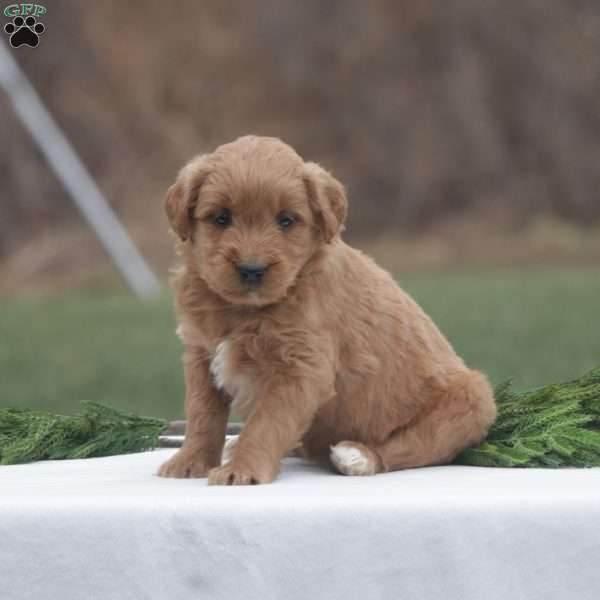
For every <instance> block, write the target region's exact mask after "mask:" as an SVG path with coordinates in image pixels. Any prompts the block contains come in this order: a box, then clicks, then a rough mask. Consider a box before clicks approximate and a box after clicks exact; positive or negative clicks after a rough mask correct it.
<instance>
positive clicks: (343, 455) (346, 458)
mask: <svg viewBox="0 0 600 600" xmlns="http://www.w3.org/2000/svg"><path fill="white" fill-rule="evenodd" d="M330 458H331V462H332V463H333V464H334V466H335V468H336V469H337V470H338V471H339V472H340V473H342V474H344V475H373V474H374V473H375V469H374V467H373V464H372V461H371V459H370V457H369V456H367V455H366V454H365V453H364V452H363V451H362V450H360V449H359V448H357V447H356V446H350V445H349V444H347V443H343V442H342V443H340V444H337V445H335V446H332V447H331V454H330Z"/></svg>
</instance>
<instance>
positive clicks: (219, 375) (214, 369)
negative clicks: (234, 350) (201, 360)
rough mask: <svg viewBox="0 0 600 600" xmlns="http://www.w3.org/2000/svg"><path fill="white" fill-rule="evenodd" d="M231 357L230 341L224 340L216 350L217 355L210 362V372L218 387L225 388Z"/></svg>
mask: <svg viewBox="0 0 600 600" xmlns="http://www.w3.org/2000/svg"><path fill="white" fill-rule="evenodd" d="M228 359H229V342H228V341H227V340H223V341H222V342H221V343H220V344H219V345H218V346H217V350H216V352H215V357H214V358H213V359H212V362H211V363H210V372H211V374H212V376H213V380H214V382H215V385H216V386H217V388H218V389H220V390H224V389H225V383H226V381H227V375H226V370H227V363H228Z"/></svg>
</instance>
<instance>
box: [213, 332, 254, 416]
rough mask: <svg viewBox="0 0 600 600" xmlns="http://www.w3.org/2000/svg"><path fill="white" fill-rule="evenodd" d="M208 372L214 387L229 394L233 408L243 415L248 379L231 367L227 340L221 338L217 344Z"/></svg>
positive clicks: (246, 398)
mask: <svg viewBox="0 0 600 600" xmlns="http://www.w3.org/2000/svg"><path fill="white" fill-rule="evenodd" d="M210 373H211V375H212V376H213V381H214V384H215V387H216V388H217V389H219V390H222V391H224V392H225V393H227V394H228V395H229V396H231V398H232V400H233V408H234V410H235V411H236V412H237V414H239V415H240V416H245V415H244V413H245V412H246V411H245V407H246V406H247V404H248V402H249V394H248V392H249V381H248V378H247V377H245V376H244V375H241V374H240V373H236V372H235V371H233V369H232V361H231V342H230V341H229V340H223V341H222V342H220V343H219V344H218V346H217V349H216V351H215V356H214V358H213V359H212V361H211V363H210Z"/></svg>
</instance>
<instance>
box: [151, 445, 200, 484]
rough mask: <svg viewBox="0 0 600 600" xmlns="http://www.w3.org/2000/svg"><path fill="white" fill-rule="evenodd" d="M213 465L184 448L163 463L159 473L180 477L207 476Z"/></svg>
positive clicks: (160, 474) (159, 474) (162, 475)
mask: <svg viewBox="0 0 600 600" xmlns="http://www.w3.org/2000/svg"><path fill="white" fill-rule="evenodd" d="M211 466H212V465H210V466H208V465H207V464H206V463H205V462H204V461H203V460H202V459H201V457H199V456H198V455H197V454H196V453H193V452H190V451H188V450H183V449H182V450H179V451H178V452H177V453H176V454H174V455H173V456H172V457H171V458H170V459H169V460H168V461H167V462H165V463H163V464H162V465H161V467H160V469H158V473H157V475H158V476H159V477H176V478H178V479H186V478H198V477H206V476H207V475H208V472H209V471H210V468H211Z"/></svg>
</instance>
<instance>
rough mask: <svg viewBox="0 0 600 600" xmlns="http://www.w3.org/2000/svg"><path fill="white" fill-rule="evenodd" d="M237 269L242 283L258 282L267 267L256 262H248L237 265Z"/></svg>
mask: <svg viewBox="0 0 600 600" xmlns="http://www.w3.org/2000/svg"><path fill="white" fill-rule="evenodd" d="M237 270H238V273H239V274H240V277H241V278H242V281H243V282H244V283H260V282H261V280H262V278H263V275H264V274H265V271H266V270H267V269H266V267H263V266H262V265H257V264H256V263H248V264H242V265H238V267H237Z"/></svg>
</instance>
